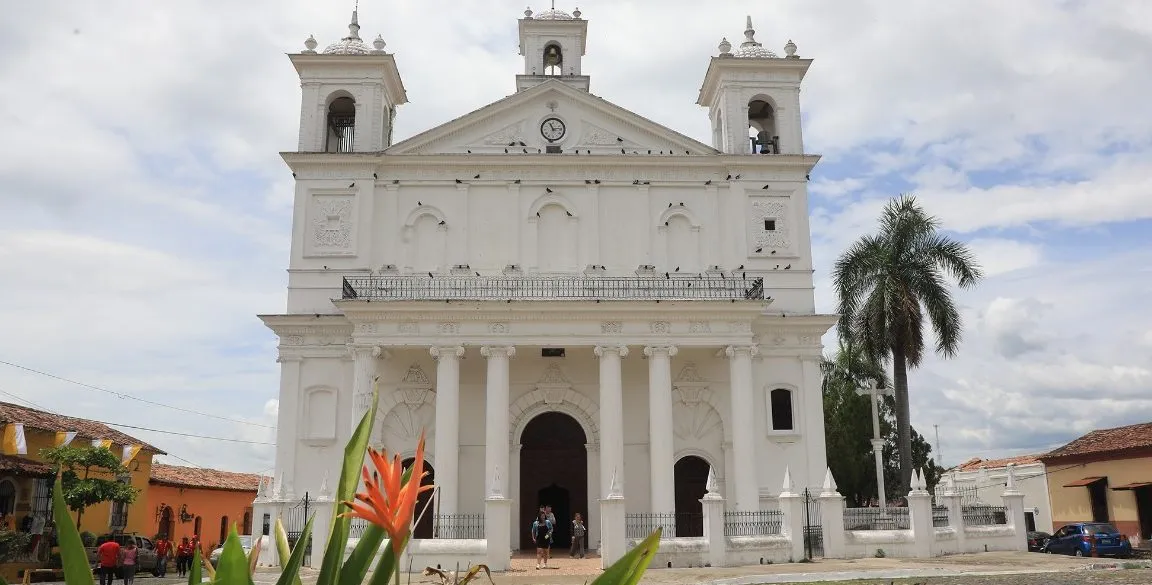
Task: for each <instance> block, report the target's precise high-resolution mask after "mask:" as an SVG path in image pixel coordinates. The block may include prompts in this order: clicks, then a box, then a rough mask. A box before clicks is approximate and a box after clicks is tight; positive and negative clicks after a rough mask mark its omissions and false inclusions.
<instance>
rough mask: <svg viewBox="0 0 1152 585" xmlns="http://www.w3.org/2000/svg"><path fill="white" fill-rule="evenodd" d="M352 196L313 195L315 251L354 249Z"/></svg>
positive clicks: (353, 200) (345, 250)
mask: <svg viewBox="0 0 1152 585" xmlns="http://www.w3.org/2000/svg"><path fill="white" fill-rule="evenodd" d="M354 203H355V197H354V196H352V195H313V198H312V245H313V247H314V251H316V252H318V253H323V252H348V251H350V250H351V249H352V206H353V205H354Z"/></svg>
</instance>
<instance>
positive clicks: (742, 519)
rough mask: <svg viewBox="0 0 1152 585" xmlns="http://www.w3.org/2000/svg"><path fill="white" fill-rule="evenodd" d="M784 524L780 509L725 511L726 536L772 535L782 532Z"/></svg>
mask: <svg viewBox="0 0 1152 585" xmlns="http://www.w3.org/2000/svg"><path fill="white" fill-rule="evenodd" d="M783 525H784V513H783V512H781V511H779V510H759V511H756V512H724V536H772V535H775V534H780V528H781V526H783Z"/></svg>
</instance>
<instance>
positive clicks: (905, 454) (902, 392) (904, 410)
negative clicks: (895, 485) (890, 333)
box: [892, 347, 912, 495]
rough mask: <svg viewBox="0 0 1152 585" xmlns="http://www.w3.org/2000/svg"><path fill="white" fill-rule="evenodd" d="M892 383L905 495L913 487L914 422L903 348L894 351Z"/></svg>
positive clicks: (902, 490) (901, 486)
mask: <svg viewBox="0 0 1152 585" xmlns="http://www.w3.org/2000/svg"><path fill="white" fill-rule="evenodd" d="M892 381H893V382H894V384H893V385H894V386H895V387H896V439H897V443H896V451H897V452H898V453H899V454H900V485H899V490H898V491H897V493H899V494H901V495H905V494H907V493H908V491H909V490H910V489H912V488H911V486H912V421H911V415H910V413H909V412H910V411H909V409H908V360H907V359H906V358H905V357H904V350H903V348H900V347H896V348H895V349H893V351H892Z"/></svg>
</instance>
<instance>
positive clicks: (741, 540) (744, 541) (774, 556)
mask: <svg viewBox="0 0 1152 585" xmlns="http://www.w3.org/2000/svg"><path fill="white" fill-rule="evenodd" d="M725 557H726V558H725V564H726V565H727V566H729V567H742V566H745V565H767V564H770V563H792V562H796V561H799V560H800V559H794V558H792V540H791V539H790V538H788V537H786V536H730V537H728V550H727V554H726V555H725Z"/></svg>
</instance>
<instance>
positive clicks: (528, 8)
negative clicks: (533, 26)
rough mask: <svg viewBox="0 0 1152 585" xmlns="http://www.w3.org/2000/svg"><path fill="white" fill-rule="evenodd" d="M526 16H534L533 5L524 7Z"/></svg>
mask: <svg viewBox="0 0 1152 585" xmlns="http://www.w3.org/2000/svg"><path fill="white" fill-rule="evenodd" d="M524 18H532V7H531V6H528V7H527V8H525V9H524Z"/></svg>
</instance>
